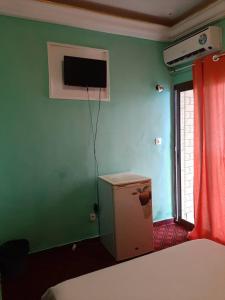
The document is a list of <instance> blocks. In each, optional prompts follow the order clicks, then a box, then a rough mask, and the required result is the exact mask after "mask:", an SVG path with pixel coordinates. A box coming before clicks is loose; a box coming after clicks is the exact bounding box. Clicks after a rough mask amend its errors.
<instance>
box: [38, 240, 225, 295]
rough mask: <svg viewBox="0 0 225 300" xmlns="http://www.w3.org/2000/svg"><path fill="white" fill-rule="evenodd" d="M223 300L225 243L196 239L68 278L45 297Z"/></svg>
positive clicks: (224, 293) (224, 291)
mask: <svg viewBox="0 0 225 300" xmlns="http://www.w3.org/2000/svg"><path fill="white" fill-rule="evenodd" d="M89 299H91V300H128V299H129V300H174V299H179V300H181V299H182V300H225V247H224V246H222V245H220V244H217V243H214V242H212V241H209V240H204V239H203V240H195V241H190V242H186V243H184V244H181V245H178V246H175V247H171V248H168V249H166V250H162V251H159V252H156V253H153V254H148V255H145V256H142V257H139V258H136V259H133V260H130V261H127V262H124V263H121V264H118V265H115V266H113V267H109V268H106V269H102V270H99V271H97V272H93V273H89V274H87V275H84V276H80V277H77V278H75V279H71V280H68V281H65V282H63V283H61V284H58V285H56V286H54V287H52V288H50V289H49V290H48V291H47V292H46V293H45V295H44V296H43V297H42V300H89Z"/></svg>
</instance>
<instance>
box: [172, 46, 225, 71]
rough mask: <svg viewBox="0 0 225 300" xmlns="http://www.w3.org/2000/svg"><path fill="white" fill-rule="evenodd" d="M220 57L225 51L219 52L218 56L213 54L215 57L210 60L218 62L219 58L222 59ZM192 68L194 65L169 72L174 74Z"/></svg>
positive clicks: (224, 54)
mask: <svg viewBox="0 0 225 300" xmlns="http://www.w3.org/2000/svg"><path fill="white" fill-rule="evenodd" d="M222 56H225V51H223V52H221V53H220V54H215V55H213V57H212V60H213V61H218V60H219V59H220V57H222ZM193 66H194V64H191V65H188V66H185V67H181V68H177V69H173V70H171V71H170V73H176V72H179V71H182V70H185V69H187V68H191V67H193Z"/></svg>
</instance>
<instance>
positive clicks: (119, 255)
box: [99, 173, 153, 261]
mask: <svg viewBox="0 0 225 300" xmlns="http://www.w3.org/2000/svg"><path fill="white" fill-rule="evenodd" d="M151 194H152V193H151V179H150V178H147V177H144V176H140V175H136V174H133V173H119V174H112V175H105V176H99V222H100V236H101V242H102V243H103V245H104V246H105V248H106V249H107V250H108V251H109V252H110V253H111V254H112V255H113V256H114V257H115V259H116V260H117V261H120V260H125V259H129V258H131V257H135V256H138V255H142V254H145V253H148V252H151V251H153V227H152V197H151Z"/></svg>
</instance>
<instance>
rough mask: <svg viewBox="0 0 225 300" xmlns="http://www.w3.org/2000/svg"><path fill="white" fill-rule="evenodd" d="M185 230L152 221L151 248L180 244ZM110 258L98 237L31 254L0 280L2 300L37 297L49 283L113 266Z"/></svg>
mask: <svg viewBox="0 0 225 300" xmlns="http://www.w3.org/2000/svg"><path fill="white" fill-rule="evenodd" d="M186 240H187V230H185V229H184V228H183V227H181V226H180V225H177V224H174V223H172V222H168V223H161V222H158V223H156V224H154V248H155V251H159V250H161V249H164V248H167V247H170V246H173V245H176V244H180V243H183V242H185V241H186ZM115 263H116V262H115V260H114V259H113V257H112V256H111V255H110V254H109V253H108V252H107V251H106V250H105V249H104V248H103V246H102V245H101V244H100V242H99V239H92V240H88V241H83V242H80V243H79V244H78V246H77V248H76V250H75V251H72V250H71V246H64V247H60V248H55V249H52V250H48V251H43V252H40V253H36V254H32V255H30V256H29V257H28V259H27V264H26V267H25V270H24V272H23V273H22V274H21V275H20V276H19V277H18V278H16V279H10V280H9V279H8V280H7V281H6V280H4V279H3V280H2V288H3V300H31V299H32V300H40V298H41V295H42V294H43V293H44V292H45V291H46V289H47V288H48V287H50V286H53V285H56V284H57V283H59V282H62V281H64V280H67V279H70V278H74V277H77V276H80V275H83V274H86V273H89V272H93V271H96V270H99V269H102V268H105V267H109V266H112V265H114V264H115Z"/></svg>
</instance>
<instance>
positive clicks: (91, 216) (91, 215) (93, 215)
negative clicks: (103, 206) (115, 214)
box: [89, 212, 96, 222]
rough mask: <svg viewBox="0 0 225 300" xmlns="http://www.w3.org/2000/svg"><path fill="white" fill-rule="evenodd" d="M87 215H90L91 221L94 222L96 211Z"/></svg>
mask: <svg viewBox="0 0 225 300" xmlns="http://www.w3.org/2000/svg"><path fill="white" fill-rule="evenodd" d="M89 217H90V221H91V222H95V221H96V213H94V212H92V213H90V215H89Z"/></svg>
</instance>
